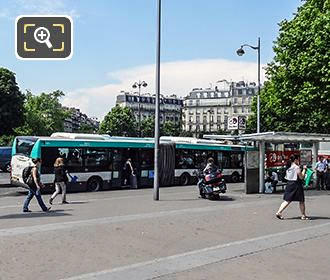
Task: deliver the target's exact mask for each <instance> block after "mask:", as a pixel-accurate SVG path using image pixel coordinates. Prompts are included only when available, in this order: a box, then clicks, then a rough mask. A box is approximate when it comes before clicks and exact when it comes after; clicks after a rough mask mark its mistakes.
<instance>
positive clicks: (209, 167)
mask: <svg viewBox="0 0 330 280" xmlns="http://www.w3.org/2000/svg"><path fill="white" fill-rule="evenodd" d="M217 170H218V167H217V166H216V165H215V164H214V159H213V158H211V157H210V158H209V159H208V160H207V165H206V167H205V168H204V170H203V173H204V175H207V174H211V173H214V172H217Z"/></svg>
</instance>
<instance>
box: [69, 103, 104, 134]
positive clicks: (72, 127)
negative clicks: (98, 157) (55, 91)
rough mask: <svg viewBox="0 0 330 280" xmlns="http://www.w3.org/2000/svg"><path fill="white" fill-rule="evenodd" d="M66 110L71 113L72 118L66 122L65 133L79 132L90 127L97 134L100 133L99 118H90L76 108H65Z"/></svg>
mask: <svg viewBox="0 0 330 280" xmlns="http://www.w3.org/2000/svg"><path fill="white" fill-rule="evenodd" d="M64 109H66V110H67V111H69V112H70V116H69V117H67V118H66V119H65V121H64V132H78V131H81V129H82V127H83V126H85V127H90V128H91V129H92V130H93V131H95V132H96V131H98V129H99V125H100V123H99V121H98V120H97V118H95V117H92V118H89V117H88V116H87V115H86V114H84V113H82V112H81V111H80V109H77V108H74V107H71V108H68V107H64Z"/></svg>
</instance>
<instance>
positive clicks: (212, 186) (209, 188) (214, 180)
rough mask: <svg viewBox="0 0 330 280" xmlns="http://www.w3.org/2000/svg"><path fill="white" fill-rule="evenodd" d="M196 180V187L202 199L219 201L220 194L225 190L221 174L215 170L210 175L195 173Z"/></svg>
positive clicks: (201, 172) (200, 172)
mask: <svg viewBox="0 0 330 280" xmlns="http://www.w3.org/2000/svg"><path fill="white" fill-rule="evenodd" d="M195 175H196V176H197V178H198V183H197V186H198V188H199V194H200V196H201V197H202V198H207V199H210V200H211V199H219V197H220V193H225V192H226V190H227V186H226V182H225V180H224V178H223V175H222V173H221V172H220V171H219V170H217V171H216V172H212V173H210V174H206V175H204V173H203V171H199V172H195Z"/></svg>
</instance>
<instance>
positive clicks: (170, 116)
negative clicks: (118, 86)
mask: <svg viewBox="0 0 330 280" xmlns="http://www.w3.org/2000/svg"><path fill="white" fill-rule="evenodd" d="M155 102H156V98H155V95H151V94H143V95H142V94H141V96H140V102H139V94H138V93H137V92H134V93H130V92H125V91H121V92H120V94H119V95H117V100H116V104H118V105H119V106H122V107H128V108H131V109H132V110H133V113H134V116H135V118H136V120H137V121H138V120H139V106H140V116H141V122H142V121H143V120H144V119H146V118H148V117H154V115H155ZM182 108H183V99H182V98H179V97H177V96H176V95H174V94H173V95H171V96H161V98H160V123H161V124H162V123H164V122H165V121H171V122H173V123H176V124H180V123H181V113H182Z"/></svg>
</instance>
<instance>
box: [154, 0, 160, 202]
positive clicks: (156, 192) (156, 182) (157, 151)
mask: <svg viewBox="0 0 330 280" xmlns="http://www.w3.org/2000/svg"><path fill="white" fill-rule="evenodd" d="M161 8H162V1H161V0H157V41H156V42H157V45H156V102H155V103H156V104H155V109H156V110H155V152H154V156H155V159H154V189H153V197H154V200H159V154H160V149H159V126H160V123H159V111H160V105H159V104H160V103H159V101H160V42H161V41H160V39H161V15H162V13H161Z"/></svg>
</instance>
